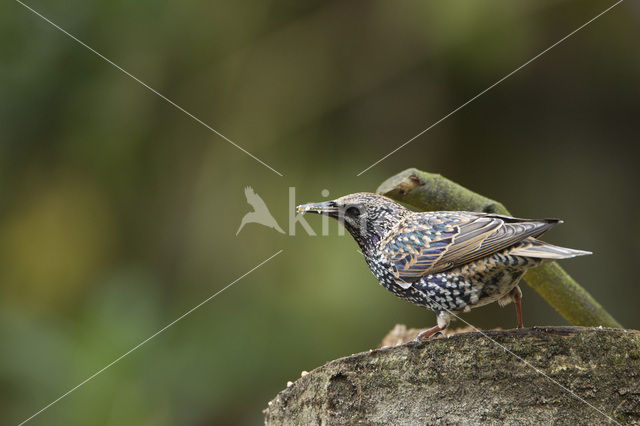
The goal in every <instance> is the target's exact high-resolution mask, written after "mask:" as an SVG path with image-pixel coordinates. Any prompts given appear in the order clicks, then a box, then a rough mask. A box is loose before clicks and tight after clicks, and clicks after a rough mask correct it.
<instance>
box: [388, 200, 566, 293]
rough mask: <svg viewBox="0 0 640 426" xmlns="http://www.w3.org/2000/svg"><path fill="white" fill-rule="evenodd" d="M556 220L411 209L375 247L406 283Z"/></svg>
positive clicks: (538, 230)
mask: <svg viewBox="0 0 640 426" xmlns="http://www.w3.org/2000/svg"><path fill="white" fill-rule="evenodd" d="M558 222H559V221H558V220H556V219H545V220H530V219H517V218H513V217H509V216H500V215H492V214H484V213H473V212H430V213H416V214H413V215H411V216H408V217H407V218H406V219H405V220H403V221H402V222H400V223H399V224H398V225H397V227H396V228H394V230H393V231H392V232H391V233H390V235H389V236H388V237H387V238H385V239H384V240H382V241H381V242H380V250H381V251H382V253H383V254H384V255H385V257H386V258H387V260H388V261H389V263H390V264H391V269H392V272H393V273H394V274H395V276H396V278H398V279H399V280H401V281H405V282H407V283H412V282H414V281H417V280H418V279H420V278H421V277H423V276H425V275H429V274H434V273H437V272H442V271H446V270H448V269H451V268H454V267H457V266H460V265H463V264H465V263H469V262H472V261H474V260H476V259H480V258H482V257H485V256H488V255H491V254H493V253H496V252H499V251H501V250H504V249H505V248H507V247H509V246H512V245H514V244H516V243H518V242H519V241H522V240H524V239H525V238H528V237H536V236H539V235H541V234H542V233H544V232H545V231H546V230H547V229H549V228H550V227H552V226H553V225H555V224H556V223H558Z"/></svg>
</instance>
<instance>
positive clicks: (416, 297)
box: [298, 193, 590, 337]
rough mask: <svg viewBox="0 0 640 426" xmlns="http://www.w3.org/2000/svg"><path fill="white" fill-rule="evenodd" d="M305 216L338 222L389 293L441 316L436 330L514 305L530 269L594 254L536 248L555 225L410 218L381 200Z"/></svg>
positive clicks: (353, 198)
mask: <svg viewBox="0 0 640 426" xmlns="http://www.w3.org/2000/svg"><path fill="white" fill-rule="evenodd" d="M298 210H299V211H301V212H307V211H308V212H314V213H320V214H325V215H328V216H330V217H334V218H336V219H338V220H340V221H341V222H342V223H343V225H344V226H345V228H346V229H347V230H348V231H349V233H350V234H351V235H352V236H353V238H354V239H355V240H356V242H357V243H358V245H359V246H360V249H361V250H362V253H363V254H364V257H365V260H366V262H367V264H368V265H369V268H370V269H371V271H372V272H373V274H374V275H375V277H376V278H377V279H378V281H379V282H380V284H382V285H383V286H384V287H385V288H386V289H387V290H389V291H390V292H392V293H393V294H395V295H396V296H398V297H400V298H402V299H405V300H407V301H409V302H411V303H415V304H417V305H420V306H424V307H426V308H429V309H431V310H432V311H434V312H435V313H436V316H437V319H438V326H436V327H434V328H432V329H430V330H429V333H427V334H426V337H428V335H431V334H433V333H434V332H436V331H439V330H442V329H444V328H446V327H447V325H448V324H449V322H450V320H451V318H452V316H453V315H452V314H456V315H457V313H458V312H467V311H469V310H470V309H472V308H475V307H478V306H483V305H486V304H488V303H491V302H494V301H498V302H499V303H500V304H501V305H505V304H507V303H509V302H511V301H514V302H516V306H517V310H518V317H519V318H518V319H519V326H521V324H522V320H521V315H520V298H521V295H522V293H521V291H520V288H519V287H518V281H519V280H520V278H521V277H522V275H524V273H525V272H526V271H527V269H529V268H532V267H535V266H538V265H540V264H542V263H545V262H548V261H551V260H554V259H564V258H570V257H574V256H579V255H584V254H590V253H589V252H585V251H580V250H572V249H566V248H562V247H557V246H553V245H551V244H548V243H545V242H542V241H540V240H537V239H536V238H537V237H539V236H540V235H541V234H543V233H544V232H545V231H547V230H548V229H549V228H551V227H552V226H554V225H556V224H558V223H560V221H559V220H557V219H544V220H531V219H517V218H512V217H508V216H501V215H494V214H485V213H474V212H449V211H442V212H412V211H410V210H407V209H405V208H404V207H402V206H401V205H399V204H398V203H395V202H394V201H392V200H390V199H388V198H386V197H383V196H380V195H376V194H370V193H357V194H350V195H346V196H344V197H341V198H338V199H336V200H333V201H328V202H323V203H315V204H306V205H303V206H299V207H298Z"/></svg>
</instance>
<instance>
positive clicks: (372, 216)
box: [297, 192, 409, 251]
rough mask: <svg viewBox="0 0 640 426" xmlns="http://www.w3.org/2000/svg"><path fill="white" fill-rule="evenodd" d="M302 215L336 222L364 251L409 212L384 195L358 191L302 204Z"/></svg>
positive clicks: (373, 245)
mask: <svg viewBox="0 0 640 426" xmlns="http://www.w3.org/2000/svg"><path fill="white" fill-rule="evenodd" d="M297 210H298V212H300V213H307V212H308V213H317V214H322V215H325V216H329V217H332V218H334V219H337V220H338V221H339V222H340V223H341V224H342V225H343V226H344V227H345V228H346V230H347V231H349V233H350V234H351V235H352V236H353V238H354V239H355V240H356V241H357V242H358V244H359V245H360V247H361V248H362V249H363V251H364V250H371V249H374V248H375V247H377V243H378V242H379V241H380V240H381V239H382V238H384V236H385V235H386V234H387V233H388V232H389V231H390V230H391V228H393V226H394V225H395V224H397V223H398V222H399V221H400V220H402V219H403V218H404V217H405V215H406V214H407V213H409V210H407V209H405V208H404V207H402V206H401V205H400V204H398V203H396V202H394V201H392V200H391V199H389V198H387V197H383V196H382V195H377V194H372V193H369V192H358V193H356V194H349V195H345V196H343V197H340V198H336V199H335V200H331V201H324V202H321V203H310V204H302V205H300V206H298V207H297Z"/></svg>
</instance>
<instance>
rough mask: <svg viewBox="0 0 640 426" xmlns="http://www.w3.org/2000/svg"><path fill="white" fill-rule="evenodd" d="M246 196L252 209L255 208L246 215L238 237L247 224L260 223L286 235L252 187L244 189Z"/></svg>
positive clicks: (241, 223) (238, 231)
mask: <svg viewBox="0 0 640 426" xmlns="http://www.w3.org/2000/svg"><path fill="white" fill-rule="evenodd" d="M244 195H245V197H246V198H247V203H249V204H250V205H251V207H253V211H252V212H249V213H247V214H245V215H244V217H243V218H242V221H241V222H240V227H239V228H238V230H237V231H236V235H238V234H239V233H240V231H241V230H242V228H244V226H245V225H246V224H247V223H259V224H261V225H264V226H268V227H269V228H273V229H275V230H276V231H278V232H279V233H281V234H284V231H283V230H282V228H280V225H278V222H276V220H275V218H274V217H273V215H272V214H271V212H270V211H269V208H268V207H267V205H266V204H265V202H264V200H263V199H262V197H260V196H259V195H258V194H256V193H255V191H254V190H253V188H252V187H250V186H247V187H246V188H245V189H244Z"/></svg>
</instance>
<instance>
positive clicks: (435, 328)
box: [416, 325, 444, 340]
mask: <svg viewBox="0 0 640 426" xmlns="http://www.w3.org/2000/svg"><path fill="white" fill-rule="evenodd" d="M442 330H444V328H440V326H439V325H434V326H433V327H431V328H430V329H428V330H425V331H422V332H421V333H420V334H418V337H416V340H426V339H428V338H429V337H431V336H433V335H434V334H436V333H439V332H441V331H442Z"/></svg>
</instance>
